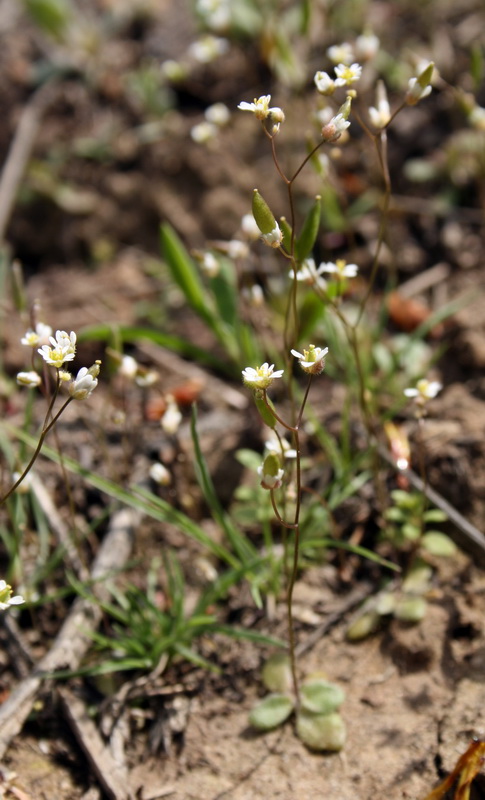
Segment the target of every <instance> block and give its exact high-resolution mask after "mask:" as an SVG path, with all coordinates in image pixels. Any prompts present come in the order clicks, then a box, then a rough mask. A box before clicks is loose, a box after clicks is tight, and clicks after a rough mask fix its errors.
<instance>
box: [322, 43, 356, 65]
mask: <svg viewBox="0 0 485 800" xmlns="http://www.w3.org/2000/svg"><path fill="white" fill-rule="evenodd" d="M327 56H328V57H329V59H330V61H332V62H333V63H334V64H350V62H351V61H352V59H353V57H354V51H353V48H352V45H351V44H349V43H348V42H342V44H334V45H332V47H329V48H328V50H327Z"/></svg>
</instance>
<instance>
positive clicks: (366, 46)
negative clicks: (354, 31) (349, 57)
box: [355, 31, 380, 61]
mask: <svg viewBox="0 0 485 800" xmlns="http://www.w3.org/2000/svg"><path fill="white" fill-rule="evenodd" d="M379 45H380V41H379V39H378V37H377V36H376V35H375V34H374V33H370V31H369V32H367V33H363V34H362V35H361V36H357V39H356V40H355V54H356V56H357V58H361V59H362V60H363V61H369V59H371V58H373V57H374V56H375V54H376V53H377V51H378V50H379Z"/></svg>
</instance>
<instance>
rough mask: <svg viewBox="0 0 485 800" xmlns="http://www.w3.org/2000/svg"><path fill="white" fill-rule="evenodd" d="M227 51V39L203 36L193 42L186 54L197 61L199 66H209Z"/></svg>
mask: <svg viewBox="0 0 485 800" xmlns="http://www.w3.org/2000/svg"><path fill="white" fill-rule="evenodd" d="M228 50H229V42H228V41H227V39H221V38H220V37H219V36H211V35H210V34H208V35H207V36H203V37H202V38H201V39H198V40H197V41H196V42H193V43H192V44H191V45H190V47H189V48H188V54H189V55H190V56H192V58H194V59H195V61H198V62H199V64H209V63H210V62H211V61H214V60H215V59H216V58H217V57H218V56H221V55H223V54H224V53H227V51H228Z"/></svg>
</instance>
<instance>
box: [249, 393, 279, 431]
mask: <svg viewBox="0 0 485 800" xmlns="http://www.w3.org/2000/svg"><path fill="white" fill-rule="evenodd" d="M266 399H267V401H268V403H269V405H270V406H272V405H273V404H272V402H271V400H270V399H269V397H267V398H266ZM254 402H255V403H256V408H257V409H258V411H259V413H260V416H261V419H262V420H263V422H264V424H265V425H268V427H269V428H274V427H275V426H276V418H275V417H274V416H273V414H272V413H271V411H270V410H269V408H268V406H267V405H266V403H265V402H264V400H263V398H262V397H259V396H258V395H257V394H255V395H254Z"/></svg>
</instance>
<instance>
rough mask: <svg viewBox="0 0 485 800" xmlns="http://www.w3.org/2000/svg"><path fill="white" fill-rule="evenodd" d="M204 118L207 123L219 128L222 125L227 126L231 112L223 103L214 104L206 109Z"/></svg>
mask: <svg viewBox="0 0 485 800" xmlns="http://www.w3.org/2000/svg"><path fill="white" fill-rule="evenodd" d="M204 117H205V118H206V120H207V122H212V124H213V125H219V126H220V127H223V126H224V125H227V123H228V122H229V120H230V119H231V112H230V111H229V109H228V107H227V106H226V105H225V104H224V103H214V104H213V105H211V106H208V108H206V110H205V111H204Z"/></svg>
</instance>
